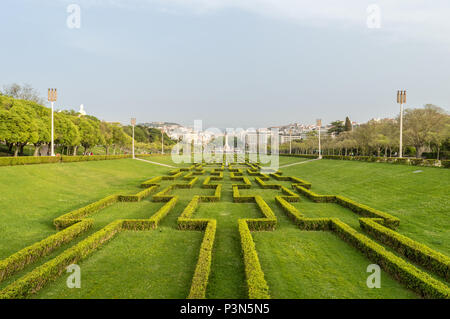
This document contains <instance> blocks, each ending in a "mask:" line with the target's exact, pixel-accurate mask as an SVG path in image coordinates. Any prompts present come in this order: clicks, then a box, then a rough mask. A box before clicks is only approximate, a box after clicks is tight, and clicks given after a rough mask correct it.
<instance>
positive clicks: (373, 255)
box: [331, 219, 450, 299]
mask: <svg viewBox="0 0 450 319" xmlns="http://www.w3.org/2000/svg"><path fill="white" fill-rule="evenodd" d="M331 223H332V231H333V232H334V233H336V234H337V235H338V236H339V237H341V238H342V239H344V240H345V241H347V242H348V243H350V244H352V245H353V246H355V247H356V248H357V249H359V250H360V251H362V252H363V253H364V254H365V255H366V256H367V257H368V258H369V259H370V260H371V261H373V262H375V263H377V264H378V265H379V266H380V267H381V268H383V269H384V270H385V271H386V272H388V273H390V274H391V275H392V276H393V277H394V278H396V279H397V280H399V281H400V282H402V283H403V284H404V285H405V286H406V287H407V288H409V289H412V290H414V291H415V292H417V293H418V294H420V295H421V296H422V297H424V298H434V299H436V298H446V299H448V298H450V288H449V287H448V286H447V285H445V284H443V283H442V282H440V281H438V280H436V279H434V278H433V277H431V276H430V275H428V274H427V273H425V272H423V271H421V270H419V269H417V268H416V267H414V266H413V265H411V264H409V263H407V262H406V261H404V260H403V259H401V258H400V257H397V256H396V255H394V254H393V253H391V252H389V251H388V250H386V249H385V248H384V247H383V246H381V245H379V244H377V243H375V242H374V241H372V240H370V239H369V238H367V237H366V236H364V235H362V234H360V233H358V232H357V231H356V230H354V229H353V228H351V227H350V226H348V225H347V224H345V223H343V222H341V221H340V220H339V219H331Z"/></svg>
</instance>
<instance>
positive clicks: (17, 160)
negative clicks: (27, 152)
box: [0, 156, 61, 166]
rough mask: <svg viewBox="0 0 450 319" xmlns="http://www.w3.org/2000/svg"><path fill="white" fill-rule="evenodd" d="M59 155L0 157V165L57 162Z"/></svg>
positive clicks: (59, 159) (59, 160)
mask: <svg viewBox="0 0 450 319" xmlns="http://www.w3.org/2000/svg"><path fill="white" fill-rule="evenodd" d="M59 162H61V158H60V157H59V156H21V157H0V166H13V165H28V164H45V163H59Z"/></svg>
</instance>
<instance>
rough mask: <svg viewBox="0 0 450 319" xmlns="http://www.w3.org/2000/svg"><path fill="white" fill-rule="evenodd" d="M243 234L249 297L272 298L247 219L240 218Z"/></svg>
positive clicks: (242, 240)
mask: <svg viewBox="0 0 450 319" xmlns="http://www.w3.org/2000/svg"><path fill="white" fill-rule="evenodd" d="M238 227H239V234H240V236H241V247H242V254H243V256H244V265H245V277H246V279H247V289H248V297H249V298H250V299H270V295H269V286H268V285H267V282H266V280H265V279H264V272H263V271H262V269H261V265H260V263H259V258H258V254H257V253H256V248H255V243H254V242H253V238H252V234H251V233H250V229H249V227H248V225H247V221H246V220H245V219H239V220H238Z"/></svg>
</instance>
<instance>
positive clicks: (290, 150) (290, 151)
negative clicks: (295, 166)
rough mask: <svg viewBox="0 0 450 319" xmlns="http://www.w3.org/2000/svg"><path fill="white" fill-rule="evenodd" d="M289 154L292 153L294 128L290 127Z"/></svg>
mask: <svg viewBox="0 0 450 319" xmlns="http://www.w3.org/2000/svg"><path fill="white" fill-rule="evenodd" d="M289 154H292V129H289Z"/></svg>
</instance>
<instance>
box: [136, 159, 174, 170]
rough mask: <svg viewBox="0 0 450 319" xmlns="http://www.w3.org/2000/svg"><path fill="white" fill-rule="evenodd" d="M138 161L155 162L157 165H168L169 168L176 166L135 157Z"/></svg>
mask: <svg viewBox="0 0 450 319" xmlns="http://www.w3.org/2000/svg"><path fill="white" fill-rule="evenodd" d="M135 159H136V160H138V161H143V162H147V163H151V164H155V165H159V166H165V167H170V168H176V167H175V166H172V165H167V164H163V163H158V162H152V161H148V160H145V159H142V158H137V157H136V158H135Z"/></svg>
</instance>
